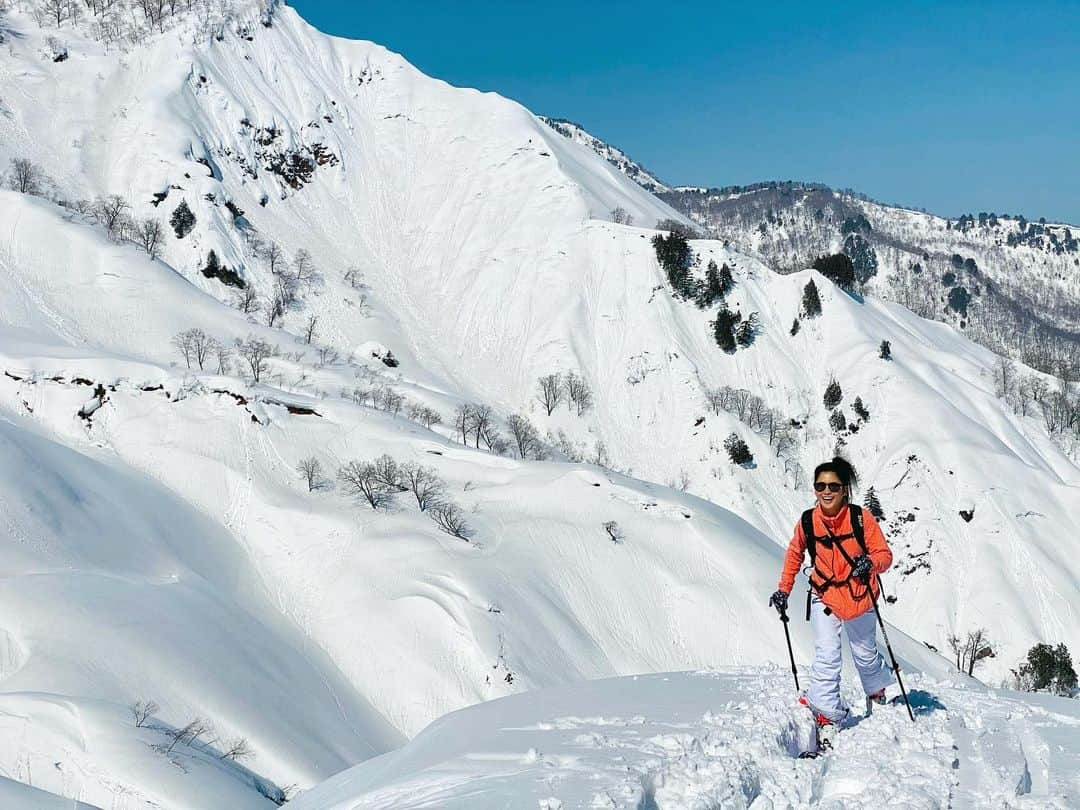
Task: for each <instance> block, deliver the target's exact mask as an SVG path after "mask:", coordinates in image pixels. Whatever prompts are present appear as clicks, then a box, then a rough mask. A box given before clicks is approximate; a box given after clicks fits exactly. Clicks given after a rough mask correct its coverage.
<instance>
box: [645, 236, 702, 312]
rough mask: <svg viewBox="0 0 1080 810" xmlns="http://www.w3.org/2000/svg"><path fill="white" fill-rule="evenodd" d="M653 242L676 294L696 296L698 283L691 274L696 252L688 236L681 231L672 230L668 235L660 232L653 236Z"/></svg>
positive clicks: (679, 295) (681, 296)
mask: <svg viewBox="0 0 1080 810" xmlns="http://www.w3.org/2000/svg"><path fill="white" fill-rule="evenodd" d="M652 243H653V249H654V250H655V251H656V260H657V261H658V262H659V263H660V266H661V267H662V268H664V272H665V273H666V274H667V279H668V283H669V284H670V285H671V289H672V290H673V291H674V292H675V294H676V296H678V297H680V298H696V293H697V286H698V285H697V282H696V281H695V280H694V278H693V276H691V275H690V267H691V265H692V264H693V263H694V252H693V251H692V250H691V249H690V243H689V242H688V241H687V239H686V236H685V235H684V234H682V233H681V232H679V231H672V232H671V233H670V234H668V235H667V236H666V237H665V236H664V235H663V234H659V233H658V234H657V235H656V236H654V237H653V240H652Z"/></svg>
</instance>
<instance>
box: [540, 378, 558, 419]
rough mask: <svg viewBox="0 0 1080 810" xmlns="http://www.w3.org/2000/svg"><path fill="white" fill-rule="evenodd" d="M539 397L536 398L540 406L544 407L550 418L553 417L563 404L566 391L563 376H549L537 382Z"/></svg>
mask: <svg viewBox="0 0 1080 810" xmlns="http://www.w3.org/2000/svg"><path fill="white" fill-rule="evenodd" d="M536 387H537V395H536V398H537V400H539V402H540V404H541V405H543V406H544V410H546V411H547V414H548V416H551V414H552V412H553V411H554V410H555V409H556V408H557V407H558V406H559V403H560V402H562V398H563V394H564V393H565V389H564V387H563V378H562V375H561V374H547V375H545V376H543V377H541V378H540V379H539V380H537V383H536Z"/></svg>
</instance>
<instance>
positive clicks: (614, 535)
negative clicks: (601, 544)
mask: <svg viewBox="0 0 1080 810" xmlns="http://www.w3.org/2000/svg"><path fill="white" fill-rule="evenodd" d="M604 531H605V532H607V535H608V537H610V538H611V542H612V543H621V542H622V541H623V540H624V539H625V538H626V536H625V535H624V534H623V530H622V529H620V528H619V524H618V523H616V522H615V521H614V520H608V521H605V522H604Z"/></svg>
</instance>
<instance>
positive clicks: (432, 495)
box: [401, 462, 446, 512]
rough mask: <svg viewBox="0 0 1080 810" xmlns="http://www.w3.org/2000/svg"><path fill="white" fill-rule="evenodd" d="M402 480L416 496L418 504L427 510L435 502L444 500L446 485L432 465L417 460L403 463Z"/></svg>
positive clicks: (423, 510)
mask: <svg viewBox="0 0 1080 810" xmlns="http://www.w3.org/2000/svg"><path fill="white" fill-rule="evenodd" d="M401 480H402V481H403V482H404V484H405V486H406V487H408V489H409V490H410V491H411V492H412V494H413V495H414V496H415V497H416V505H417V506H418V507H419V508H420V511H421V512H426V511H427V510H428V509H429V508H430V507H431V506H432V505H433V504H435V503H437V502H439V501H442V499H443V494H444V493H445V491H446V486H445V485H444V484H443V482H442V479H440V478H439V476H438V474H436V472H435V470H434V469H432V468H431V467H422V466H420V465H419V464H416V463H415V462H408V463H406V464H402V465H401Z"/></svg>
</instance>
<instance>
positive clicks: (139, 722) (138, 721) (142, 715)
mask: <svg viewBox="0 0 1080 810" xmlns="http://www.w3.org/2000/svg"><path fill="white" fill-rule="evenodd" d="M160 708H161V707H160V706H158V705H157V703H156V702H154V701H152V700H138V701H136V702H135V703H134V704H132V706H131V716H132V719H133V720H134V721H135V728H145V727H146V726H147V725H148V724H149V723H150V721H151V720H152V719H153V718H154V715H155V714H157V713H158V710H159V709H160Z"/></svg>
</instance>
